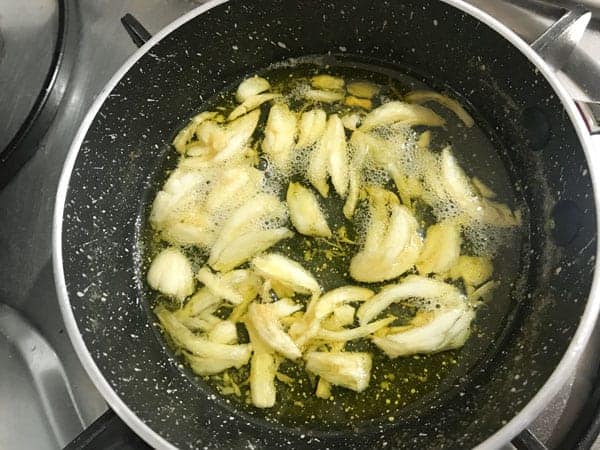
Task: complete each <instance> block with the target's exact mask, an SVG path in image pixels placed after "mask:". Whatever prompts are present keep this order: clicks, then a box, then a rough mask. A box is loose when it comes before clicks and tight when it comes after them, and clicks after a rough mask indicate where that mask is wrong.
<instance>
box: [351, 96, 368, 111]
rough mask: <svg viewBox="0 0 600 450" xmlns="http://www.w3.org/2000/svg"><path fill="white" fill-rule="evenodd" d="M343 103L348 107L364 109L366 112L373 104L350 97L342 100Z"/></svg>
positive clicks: (366, 100) (363, 99)
mask: <svg viewBox="0 0 600 450" xmlns="http://www.w3.org/2000/svg"><path fill="white" fill-rule="evenodd" d="M344 103H345V104H346V105H348V106H357V107H359V108H362V109H366V110H367V111H368V110H370V109H371V108H373V102H371V100H369V99H367V98H358V97H354V96H352V95H350V96H348V97H346V98H345V99H344Z"/></svg>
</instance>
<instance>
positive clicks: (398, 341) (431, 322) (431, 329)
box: [372, 304, 475, 358]
mask: <svg viewBox="0 0 600 450" xmlns="http://www.w3.org/2000/svg"><path fill="white" fill-rule="evenodd" d="M474 317H475V312H474V311H473V310H472V309H470V308H468V307H467V306H466V305H465V304H462V305H461V304H457V305H455V306H453V307H450V308H441V309H438V310H436V309H433V310H431V311H427V312H420V313H417V315H416V316H415V318H414V319H413V320H412V321H411V324H409V325H408V326H405V327H399V328H402V330H401V331H397V332H395V333H392V334H387V335H385V336H382V337H379V336H375V337H373V339H372V340H373V343H374V344H375V345H377V346H378V347H379V348H380V349H382V350H383V351H384V352H385V353H386V355H387V356H389V357H390V358H397V357H398V356H408V355H414V354H417V353H437V352H441V351H444V350H452V349H454V348H459V347H462V346H463V345H464V343H465V341H466V340H467V338H468V337H469V335H470V334H471V322H472V321H473V318H474Z"/></svg>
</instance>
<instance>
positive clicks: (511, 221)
mask: <svg viewBox="0 0 600 450" xmlns="http://www.w3.org/2000/svg"><path fill="white" fill-rule="evenodd" d="M440 164H441V180H440V183H441V186H442V188H443V189H444V191H445V193H446V195H447V196H448V197H449V198H450V199H451V200H452V201H453V202H454V203H455V204H456V205H458V206H459V208H460V209H461V211H462V212H464V213H465V214H467V215H468V216H469V218H470V219H471V220H473V221H475V222H479V223H482V224H486V225H493V226H495V227H515V226H518V225H520V224H521V220H520V217H519V216H518V215H516V214H515V213H514V212H512V211H511V210H510V208H509V207H508V206H507V205H505V204H503V203H498V202H495V201H492V200H489V199H487V198H483V197H480V196H479V195H477V193H476V192H475V190H474V188H473V187H472V185H471V182H470V179H469V178H468V177H467V176H466V175H465V173H464V171H463V170H462V168H461V167H460V166H459V164H458V162H457V161H456V158H455V157H454V155H453V154H452V151H451V150H450V147H446V148H444V149H443V150H442V154H441V161H440Z"/></svg>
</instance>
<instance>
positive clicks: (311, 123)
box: [296, 109, 327, 148]
mask: <svg viewBox="0 0 600 450" xmlns="http://www.w3.org/2000/svg"><path fill="white" fill-rule="evenodd" d="M326 125H327V114H326V113H325V111H323V110H322V109H311V110H308V111H306V112H303V113H302V115H301V116H300V122H299V124H298V143H297V144H296V146H297V147H298V148H305V147H308V146H310V145H312V144H314V143H315V142H317V141H318V140H319V138H320V137H321V136H322V135H323V132H324V131H325V126H326Z"/></svg>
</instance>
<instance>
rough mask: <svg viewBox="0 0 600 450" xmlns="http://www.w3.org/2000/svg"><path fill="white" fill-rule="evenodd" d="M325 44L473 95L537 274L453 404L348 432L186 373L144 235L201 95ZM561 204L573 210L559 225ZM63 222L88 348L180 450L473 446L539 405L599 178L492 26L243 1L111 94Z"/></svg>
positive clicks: (581, 288)
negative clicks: (506, 170) (286, 423)
mask: <svg viewBox="0 0 600 450" xmlns="http://www.w3.org/2000/svg"><path fill="white" fill-rule="evenodd" d="M327 54H329V55H332V58H346V59H348V58H349V59H355V60H360V61H368V62H371V63H374V64H378V65H381V66H387V67H400V68H402V67H408V68H410V69H411V70H412V71H413V73H417V74H425V75H424V76H425V79H426V80H427V82H428V83H429V84H431V85H433V86H434V87H436V88H438V89H440V88H444V87H447V88H449V89H451V90H453V91H454V92H456V93H457V94H459V95H461V96H462V97H463V98H464V99H466V100H468V102H469V103H470V105H471V107H472V111H474V112H475V113H476V116H477V117H478V118H479V119H480V120H482V121H484V122H485V123H487V124H491V125H489V126H490V128H491V132H492V133H493V139H494V140H495V141H496V144H497V145H498V147H499V148H502V149H504V151H505V152H506V158H507V167H510V168H511V176H512V177H513V179H514V180H516V181H518V182H519V184H520V185H521V186H523V195H524V197H525V199H526V201H527V204H528V206H529V209H530V212H531V229H530V241H531V252H530V253H528V254H527V255H523V257H524V258H525V259H527V261H529V262H531V266H530V270H529V271H528V273H527V274H525V276H524V278H525V279H526V283H525V285H524V286H521V287H516V288H515V290H514V294H515V295H514V298H513V301H514V305H515V308H514V312H513V316H512V317H513V318H514V320H513V321H512V322H510V323H511V327H510V328H509V329H507V331H506V334H505V336H504V337H503V339H501V340H499V341H498V342H497V346H498V348H497V351H496V352H495V355H494V356H493V357H492V358H489V359H488V360H486V361H485V362H483V363H482V364H481V365H480V366H479V367H478V369H477V370H476V371H473V372H471V373H470V374H469V375H468V376H467V377H464V379H463V380H462V382H461V383H459V384H457V385H456V386H455V390H454V394H455V395H454V396H453V397H452V398H451V399H450V400H448V401H446V402H445V403H444V404H443V406H439V402H438V403H437V406H436V407H434V408H431V409H426V410H421V411H419V413H418V414H416V415H407V416H406V417H405V418H402V417H399V418H398V419H397V421H396V422H395V423H393V424H388V425H385V426H383V425H382V426H373V427H370V428H367V429H364V428H363V429H360V430H345V431H342V432H322V431H320V432H317V431H311V430H310V429H306V428H302V429H301V428H298V429H292V428H285V427H281V426H278V425H276V424H267V423H266V422H265V421H264V420H262V419H261V418H260V417H259V416H256V417H250V416H248V415H245V414H241V413H238V411H236V408H235V404H234V403H231V404H227V403H225V402H224V401H223V400H222V399H221V398H220V397H218V396H216V395H215V394H214V393H213V392H212V391H211V390H210V389H208V388H206V387H203V385H202V383H201V382H196V383H192V382H190V379H189V378H188V375H186V374H185V372H183V371H181V370H180V369H179V368H178V367H177V365H178V364H179V363H180V362H179V361H178V360H176V359H173V358H172V354H171V353H170V352H168V351H165V348H164V343H163V341H162V339H160V337H159V334H158V333H157V332H156V327H155V326H154V325H153V321H152V317H151V316H150V315H149V313H148V312H147V309H146V308H145V307H144V302H145V301H146V294H145V292H147V291H146V290H147V288H146V286H145V284H144V283H145V282H144V280H143V277H142V272H141V269H140V261H139V259H138V258H139V251H138V250H139V249H138V244H137V240H136V238H137V237H138V233H139V229H140V225H141V220H142V216H143V211H144V207H145V205H146V202H147V201H148V199H149V198H151V196H152V195H153V193H154V192H155V189H156V186H153V185H152V183H151V181H152V180H154V178H155V176H156V171H157V170H160V168H162V167H164V158H165V155H166V154H167V153H168V152H170V151H172V150H171V149H170V148H169V142H170V141H171V139H172V137H173V134H174V131H175V130H176V129H177V128H178V127H180V126H181V125H182V124H183V123H184V122H185V120H186V119H187V118H189V117H190V116H191V115H192V114H193V113H194V112H195V111H197V109H198V108H199V106H201V103H202V100H203V99H206V98H209V97H210V96H212V95H213V94H214V93H215V92H218V91H219V90H220V89H221V88H222V87H223V86H224V85H226V84H228V83H231V82H234V81H235V80H237V79H240V78H241V77H243V76H244V75H245V74H248V73H252V72H253V71H256V70H258V69H261V68H264V67H266V66H268V65H269V64H271V63H273V62H277V61H283V60H286V59H288V58H290V57H298V56H302V55H327ZM557 202H558V206H557V207H556V208H555V205H557ZM564 211H567V212H568V214H566V216H568V218H570V220H566V221H565V220H563V219H562V218H561V217H563V216H564V215H565V214H563V215H561V214H560V213H561V212H564ZM553 213H554V214H555V216H556V217H557V222H558V223H557V225H556V226H557V229H556V230H555V231H553V230H552V227H551V226H550V218H551V216H552V214H553ZM573 220H576V223H575V222H573ZM62 221H63V223H62V232H61V237H62V252H63V259H62V264H63V269H64V281H65V283H66V289H67V291H68V300H69V301H70V307H71V308H72V314H73V316H74V318H75V321H76V324H77V327H78V329H79V332H80V333H81V337H82V339H83V342H84V343H85V347H86V348H87V351H89V353H90V355H91V357H92V358H93V361H94V363H95V364H96V366H97V367H98V369H99V370H100V372H101V374H102V376H103V377H104V379H105V380H106V381H107V382H108V384H109V385H110V387H111V388H112V389H113V390H114V392H115V393H116V394H117V395H118V396H119V397H120V399H121V400H122V401H123V402H124V404H125V405H127V407H128V408H129V409H130V410H131V411H133V413H134V414H135V415H137V416H138V417H139V419H140V420H141V421H142V422H144V423H145V424H146V425H147V426H149V427H150V428H151V429H152V430H153V431H154V432H156V433H157V434H158V435H160V436H162V437H163V438H164V439H165V440H166V441H168V442H170V443H171V444H172V445H174V446H177V447H183V448H188V447H200V448H280V447H281V448H283V447H286V448H309V447H310V448H317V447H318V448H325V447H329V448H340V449H342V448H343V449H346V448H369V447H375V448H379V447H384V446H387V447H393V448H427V447H432V448H442V447H446V448H451V447H454V448H464V447H471V446H474V445H476V444H477V443H480V442H482V441H484V440H485V439H486V438H487V437H489V436H490V435H492V434H493V433H494V432H496V431H497V430H499V429H500V428H501V427H502V426H503V425H504V424H506V423H507V422H508V421H509V420H510V419H511V418H512V417H513V416H514V415H515V414H516V413H517V412H518V411H519V410H521V409H522V408H523V407H524V406H525V405H526V404H527V403H528V402H529V401H530V400H531V398H532V397H533V396H534V394H535V393H536V392H537V391H538V390H539V389H540V388H541V387H542V385H543V384H544V383H545V382H546V381H547V379H548V377H549V376H550V374H551V373H552V371H553V370H554V368H555V367H556V365H557V364H558V362H559V361H560V359H561V358H562V356H563V355H564V353H565V350H566V348H567V346H568V345H569V343H570V341H571V338H572V337H573V335H574V333H575V330H576V328H577V325H578V323H579V320H580V317H581V315H582V313H583V310H584V307H585V305H586V302H587V298H588V294H589V290H590V285H591V282H592V275H593V271H594V263H595V259H594V258H595V255H596V241H595V230H596V216H595V207H594V195H593V190H592V185H591V180H590V176H589V170H588V168H587V163H586V159H585V156H584V152H583V150H582V147H581V144H580V142H579V140H578V139H577V136H576V133H575V130H574V127H573V124H572V123H571V121H570V120H569V119H568V116H567V114H566V113H565V111H564V109H563V107H562V105H561V103H560V101H559V100H558V99H557V97H556V95H555V94H554V92H553V90H552V88H551V86H550V85H549V84H548V82H547V81H546V80H545V79H544V78H543V77H542V76H540V74H539V73H538V72H537V70H536V69H535V67H534V66H533V65H532V64H531V63H530V62H529V61H528V59H527V58H526V57H524V56H523V55H522V54H521V53H520V52H519V51H518V50H517V49H515V48H514V47H513V46H512V45H511V44H510V43H509V42H508V41H506V40H505V39H504V38H502V37H500V36H499V35H498V34H497V33H496V32H494V31H493V30H491V29H490V28H488V27H487V26H486V25H483V24H482V23H480V22H478V21H477V20H475V19H473V18H472V17H470V16H467V15H466V14H464V13H462V12H460V11H458V10H456V9H454V8H453V7H450V6H448V5H446V4H443V3H439V2H434V1H420V0H413V1H402V2H400V1H397V2H384V1H382V2H370V1H347V2H346V1H338V2H333V3H332V2H321V1H298V2H284V1H274V0H272V1H264V2H263V1H261V2H248V1H244V2H241V1H236V2H230V3H226V4H222V5H219V6H216V7H214V8H213V9H211V10H209V11H207V12H206V13H203V14H202V15H200V16H198V17H196V18H194V19H192V20H190V21H189V22H187V23H185V24H183V25H182V26H180V27H179V28H178V29H176V30H175V31H173V32H172V33H170V34H169V35H168V36H167V37H165V38H164V39H162V41H160V42H159V43H158V44H157V45H155V46H154V47H152V48H151V49H150V50H149V51H148V52H147V53H146V54H145V55H144V56H143V57H142V58H140V59H139V60H138V61H137V62H136V63H135V64H134V65H133V66H132V67H131V69H130V70H129V71H128V72H127V73H126V74H125V75H124V76H123V78H122V79H121V81H120V82H119V83H118V84H117V85H116V87H115V88H114V90H113V91H112V92H111V93H110V95H108V96H107V98H106V100H105V102H104V104H103V105H102V107H101V108H100V110H99V112H98V114H97V115H96V117H95V118H94V120H93V122H92V123H91V126H90V127H89V130H88V131H87V135H86V136H85V139H84V140H83V143H82V145H81V149H80V151H79V154H78V156H77V159H76V161H75V164H74V168H73V171H72V175H71V177H70V181H69V184H68V190H67V191H66V198H65V203H64V213H63V215H62ZM59 232H60V230H59ZM553 236H558V242H557V239H555V238H554V237H553ZM59 273H60V271H59ZM65 301H67V300H66V299H65ZM507 323H509V321H507ZM432 405H436V403H435V402H433V403H432ZM113 406H114V405H113ZM118 412H119V411H118Z"/></svg>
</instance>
